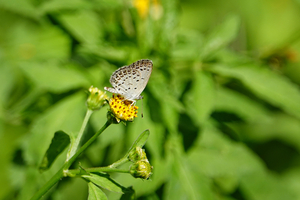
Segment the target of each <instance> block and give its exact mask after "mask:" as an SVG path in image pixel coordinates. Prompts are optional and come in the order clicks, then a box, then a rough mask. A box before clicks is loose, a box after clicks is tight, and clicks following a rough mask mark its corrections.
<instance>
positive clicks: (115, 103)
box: [109, 94, 138, 122]
mask: <svg viewBox="0 0 300 200" xmlns="http://www.w3.org/2000/svg"><path fill="white" fill-rule="evenodd" d="M109 106H110V110H111V112H112V114H113V115H114V116H115V117H116V119H117V121H118V122H119V121H120V120H122V121H133V119H134V118H135V117H137V113H138V111H137V109H138V107H137V106H135V105H132V102H131V101H127V100H125V99H124V97H122V96H121V95H115V94H114V95H113V97H112V98H111V99H110V100H109Z"/></svg>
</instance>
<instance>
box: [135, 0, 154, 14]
mask: <svg viewBox="0 0 300 200" xmlns="http://www.w3.org/2000/svg"><path fill="white" fill-rule="evenodd" d="M133 6H134V7H135V8H136V9H137V11H138V13H139V16H140V17H141V18H145V17H146V16H147V15H148V13H149V8H150V0H133Z"/></svg>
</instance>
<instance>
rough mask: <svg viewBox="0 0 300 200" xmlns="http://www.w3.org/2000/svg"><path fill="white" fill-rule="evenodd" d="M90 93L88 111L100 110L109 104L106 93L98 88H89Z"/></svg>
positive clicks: (87, 102)
mask: <svg viewBox="0 0 300 200" xmlns="http://www.w3.org/2000/svg"><path fill="white" fill-rule="evenodd" d="M89 93H90V94H89V97H88V99H87V101H86V104H87V107H88V109H90V110H98V109H100V108H102V107H103V106H104V105H105V104H106V103H107V102H106V100H107V99H108V97H107V95H106V94H105V92H103V91H101V90H99V89H98V88H96V87H93V86H91V87H90V88H89Z"/></svg>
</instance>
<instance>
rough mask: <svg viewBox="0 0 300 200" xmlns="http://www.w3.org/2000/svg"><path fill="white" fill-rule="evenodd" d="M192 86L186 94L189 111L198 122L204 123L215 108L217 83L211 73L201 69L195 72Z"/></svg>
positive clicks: (185, 99) (185, 100)
mask: <svg viewBox="0 0 300 200" xmlns="http://www.w3.org/2000/svg"><path fill="white" fill-rule="evenodd" d="M193 80H194V81H193V83H192V88H191V89H190V91H188V92H187V93H186V94H185V96H184V102H185V104H186V107H187V111H188V113H190V116H192V119H193V120H194V122H195V123H196V124H202V123H204V122H205V121H206V120H207V119H208V117H209V116H210V114H211V112H212V111H213V109H214V106H215V105H214V104H215V90H216V89H215V85H214V81H213V78H212V76H211V75H210V74H208V73H206V72H204V71H199V72H197V73H196V74H195V78H194V79H193Z"/></svg>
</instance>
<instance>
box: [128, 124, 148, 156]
mask: <svg viewBox="0 0 300 200" xmlns="http://www.w3.org/2000/svg"><path fill="white" fill-rule="evenodd" d="M149 135H150V131H149V130H148V129H147V130H145V131H144V132H142V133H141V134H140V135H139V137H138V138H137V139H136V140H135V141H134V143H133V144H132V146H131V147H130V149H129V151H128V153H127V155H128V154H129V153H130V151H132V150H134V149H135V148H136V147H140V148H142V147H143V146H144V145H145V144H146V142H147V140H148V138H149Z"/></svg>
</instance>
